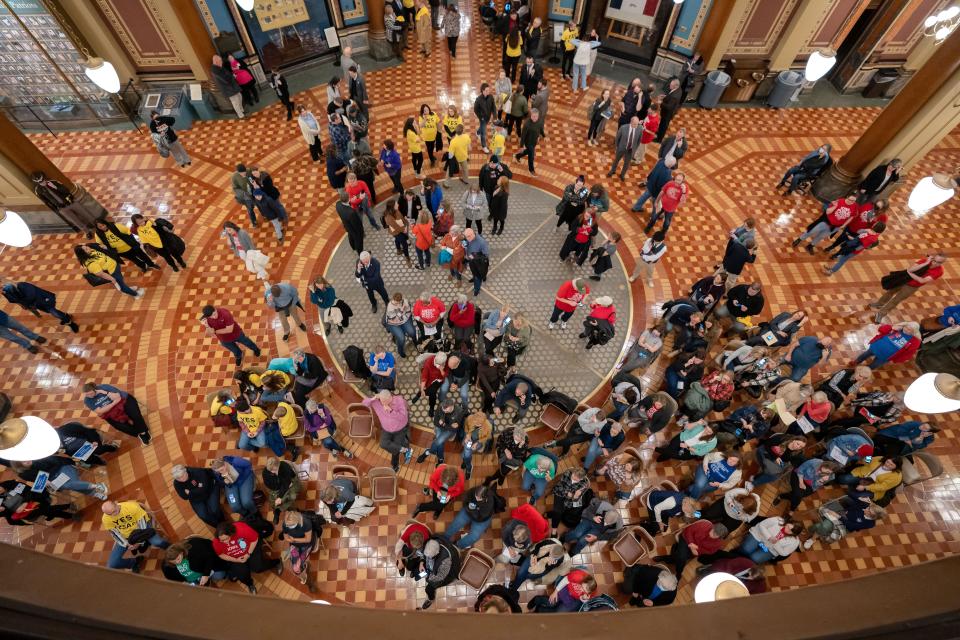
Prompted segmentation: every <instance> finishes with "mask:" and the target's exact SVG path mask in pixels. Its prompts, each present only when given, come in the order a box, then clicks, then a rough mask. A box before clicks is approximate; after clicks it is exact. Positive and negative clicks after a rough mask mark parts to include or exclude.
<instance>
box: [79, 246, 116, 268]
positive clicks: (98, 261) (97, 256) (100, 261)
mask: <svg viewBox="0 0 960 640" xmlns="http://www.w3.org/2000/svg"><path fill="white" fill-rule="evenodd" d="M90 254H91V257H89V258H87V260H86V262H84V263H83V266H84V267H86V269H87V273H101V272H103V273H109V274H112V273H113V272H114V271H116V269H117V261H116V260H114V259H113V258H111V257H110V256H108V255H107V254H105V253H101V252H100V251H91V252H90Z"/></svg>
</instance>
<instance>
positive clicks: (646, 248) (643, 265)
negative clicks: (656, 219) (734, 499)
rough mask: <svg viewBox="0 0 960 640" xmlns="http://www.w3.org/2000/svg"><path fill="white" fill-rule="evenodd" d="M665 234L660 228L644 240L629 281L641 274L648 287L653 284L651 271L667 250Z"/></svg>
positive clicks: (634, 279)
mask: <svg viewBox="0 0 960 640" xmlns="http://www.w3.org/2000/svg"><path fill="white" fill-rule="evenodd" d="M666 237H667V234H666V232H665V231H663V230H660V231H657V232H656V233H654V234H653V235H652V236H650V237H649V238H647V240H646V242H644V243H643V246H642V247H641V248H640V259H639V260H637V266H636V268H635V269H634V270H633V273H632V274H630V282H634V281H636V279H637V278H639V277H640V276H641V275H642V276H644V282H646V283H647V286H648V287H652V286H653V272H654V269H655V268H656V266H657V263H658V262H660V258H662V257H663V254H665V253H666V252H667V243H666Z"/></svg>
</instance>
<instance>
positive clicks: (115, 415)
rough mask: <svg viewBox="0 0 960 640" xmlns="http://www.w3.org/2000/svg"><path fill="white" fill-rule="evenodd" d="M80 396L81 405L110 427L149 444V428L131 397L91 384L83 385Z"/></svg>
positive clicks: (113, 389)
mask: <svg viewBox="0 0 960 640" xmlns="http://www.w3.org/2000/svg"><path fill="white" fill-rule="evenodd" d="M82 394H83V404H84V405H86V407H87V408H88V409H90V410H91V411H93V412H94V413H95V414H97V415H98V416H100V417H101V418H103V419H104V420H105V421H106V422H107V424H109V425H110V426H111V427H113V428H114V429H116V430H117V431H120V432H121V433H125V434H127V435H128V436H135V437H137V438H140V442H142V443H143V444H144V445H148V444H150V427H149V426H147V421H146V420H144V419H143V414H141V413H140V403H139V402H137V399H136V398H134V397H133V396H132V395H130V394H129V393H127V392H126V391H121V390H120V389H118V388H117V387H114V386H112V385H109V384H94V383H92V382H87V383H85V384H84V385H83V391H82Z"/></svg>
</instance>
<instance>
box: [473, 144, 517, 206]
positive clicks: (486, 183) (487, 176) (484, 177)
mask: <svg viewBox="0 0 960 640" xmlns="http://www.w3.org/2000/svg"><path fill="white" fill-rule="evenodd" d="M501 176H506V177H507V178H510V179H513V171H510V167H509V166H507V165H506V164H505V163H503V162H501V161H500V158H498V157H497V156H490V162H488V163H487V164H485V165H483V166H482V167H480V177H479V185H480V190H481V191H483V195H485V196H486V197H487V206H488V207H489V206H490V199H491V198H493V192H494V191H496V189H497V183H498V182H500V177H501Z"/></svg>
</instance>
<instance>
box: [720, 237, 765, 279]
mask: <svg viewBox="0 0 960 640" xmlns="http://www.w3.org/2000/svg"><path fill="white" fill-rule="evenodd" d="M756 260H757V241H756V240H754V239H753V238H748V239H747V241H746V242H744V243H743V244H741V243H740V242H738V241H737V239H736V238H730V239H729V240H728V241H727V248H726V250H725V251H724V252H723V261H722V263H721V264H722V268H723V270H724V271H725V272H726V273H727V290H728V291H729V290H730V289H731V288H732V287H733V285H735V284H737V280H739V279H740V274H741V273H743V270H744V268H745V267H746V266H747V265H748V264H750V263H752V262H756Z"/></svg>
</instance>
